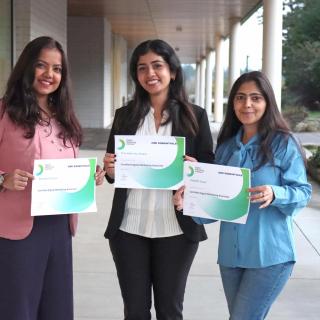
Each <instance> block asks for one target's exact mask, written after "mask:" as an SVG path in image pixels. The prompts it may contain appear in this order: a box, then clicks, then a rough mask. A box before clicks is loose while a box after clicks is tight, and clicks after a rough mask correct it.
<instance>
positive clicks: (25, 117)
mask: <svg viewBox="0 0 320 320" xmlns="http://www.w3.org/2000/svg"><path fill="white" fill-rule="evenodd" d="M43 49H56V50H58V51H59V52H60V53H61V61H62V72H61V83H60V85H59V87H58V89H57V90H56V91H54V92H52V93H51V94H50V95H49V101H50V104H51V105H52V106H53V107H54V110H55V118H56V119H57V121H59V122H60V124H61V131H60V133H59V137H60V138H61V139H63V143H64V145H67V141H72V142H73V143H74V144H75V145H77V146H79V145H80V144H81V141H82V129H81V126H80V123H79V121H78V120H77V118H76V116H75V112H74V108H73V101H72V96H71V88H70V87H71V86H70V79H69V66H68V62H67V57H66V54H65V52H64V50H63V48H62V46H61V44H60V43H59V42H58V41H56V40H54V39H53V38H51V37H38V38H36V39H34V40H32V41H31V42H29V43H28V44H27V45H26V47H25V48H24V49H23V51H22V53H21V55H20V57H19V59H18V61H17V63H16V65H15V67H14V68H13V71H12V73H11V75H10V77H9V79H8V82H7V87H6V91H5V94H4V97H3V110H2V112H3V113H4V112H6V113H7V114H8V116H9V117H10V119H11V120H12V121H13V122H14V123H16V124H17V125H18V126H21V127H23V128H24V129H25V138H27V139H31V138H32V137H33V136H34V134H35V127H36V125H37V124H39V123H43V120H42V119H41V114H40V113H39V105H38V101H37V98H36V95H35V92H34V89H33V82H34V77H35V65H36V62H37V59H38V58H39V55H40V53H41V50H43Z"/></svg>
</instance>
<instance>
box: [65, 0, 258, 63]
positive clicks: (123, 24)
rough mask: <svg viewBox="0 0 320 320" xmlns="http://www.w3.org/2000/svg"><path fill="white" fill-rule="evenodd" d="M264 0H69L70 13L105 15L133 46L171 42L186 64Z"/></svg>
mask: <svg viewBox="0 0 320 320" xmlns="http://www.w3.org/2000/svg"><path fill="white" fill-rule="evenodd" d="M260 3H261V0H68V15H69V16H96V17H105V18H106V19H107V20H108V21H109V23H110V24H111V27H112V31H113V32H114V33H115V34H119V35H121V36H122V37H123V38H125V39H126V40H127V42H128V48H129V49H130V48H134V47H135V46H136V45H137V44H138V43H140V42H141V41H144V40H147V39H155V38H159V39H163V40H165V41H167V42H168V43H170V44H171V45H172V46H173V47H174V48H176V51H177V53H178V55H179V57H180V59H181V61H182V62H183V63H194V62H196V61H197V60H199V59H200V58H201V57H202V56H204V55H205V54H206V52H207V50H208V48H214V35H215V34H220V35H222V36H224V37H227V36H228V35H229V27H230V20H231V19H233V18H240V19H244V18H246V17H247V16H248V15H249V14H250V13H251V12H253V11H254V10H255V9H256V8H257V7H258V6H259V4H260Z"/></svg>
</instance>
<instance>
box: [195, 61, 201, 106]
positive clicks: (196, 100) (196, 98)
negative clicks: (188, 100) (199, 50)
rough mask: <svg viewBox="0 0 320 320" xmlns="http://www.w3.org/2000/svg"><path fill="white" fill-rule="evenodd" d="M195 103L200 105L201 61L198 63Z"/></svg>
mask: <svg viewBox="0 0 320 320" xmlns="http://www.w3.org/2000/svg"><path fill="white" fill-rule="evenodd" d="M194 103H195V104H196V105H200V63H199V62H197V65H196V81H195V97H194Z"/></svg>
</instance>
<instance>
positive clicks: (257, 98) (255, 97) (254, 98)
mask: <svg viewBox="0 0 320 320" xmlns="http://www.w3.org/2000/svg"><path fill="white" fill-rule="evenodd" d="M247 99H250V100H251V102H253V103H259V102H262V101H264V100H265V99H264V96H263V95H262V94H258V93H252V94H248V95H247V94H244V93H238V94H236V95H235V97H234V100H235V101H237V102H246V101H247Z"/></svg>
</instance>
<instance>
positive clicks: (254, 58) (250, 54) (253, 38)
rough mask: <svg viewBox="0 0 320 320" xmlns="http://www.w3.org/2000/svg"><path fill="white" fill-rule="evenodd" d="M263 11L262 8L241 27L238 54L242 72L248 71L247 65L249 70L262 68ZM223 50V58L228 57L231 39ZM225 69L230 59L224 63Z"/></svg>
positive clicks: (226, 42)
mask: <svg viewBox="0 0 320 320" xmlns="http://www.w3.org/2000/svg"><path fill="white" fill-rule="evenodd" d="M262 10H263V9H262V8H261V9H259V10H258V11H257V12H255V13H254V14H253V15H252V16H251V17H250V18H249V19H248V20H247V21H246V22H245V23H244V24H242V25H241V27H240V41H239V43H240V47H239V49H238V50H239V53H238V54H239V56H240V64H241V69H242V70H246V68H247V64H248V69H249V70H261V68H262V34H263V27H262V23H261V19H262V18H261V16H262V12H263V11H262ZM223 50H225V51H224V53H225V54H224V55H223V56H224V57H228V55H229V39H227V40H226V41H225V43H224V48H223ZM224 68H225V69H227V68H228V59H225V61H224Z"/></svg>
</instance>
